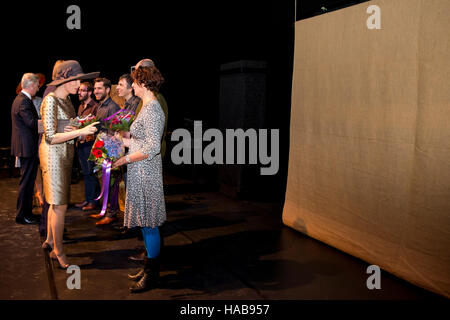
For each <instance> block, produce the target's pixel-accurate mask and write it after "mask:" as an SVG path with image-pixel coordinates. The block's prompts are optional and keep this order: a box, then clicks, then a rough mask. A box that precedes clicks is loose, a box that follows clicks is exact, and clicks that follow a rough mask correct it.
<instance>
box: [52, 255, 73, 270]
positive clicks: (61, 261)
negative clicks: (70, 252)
mask: <svg viewBox="0 0 450 320" xmlns="http://www.w3.org/2000/svg"><path fill="white" fill-rule="evenodd" d="M55 257H56V260H58V263H59V268H61V269H67V268H68V267H69V265H70V264H69V263H67V262H66V261H67V257H66V255H65V254H63V255H60V256H58V255H57V254H56V253H55Z"/></svg>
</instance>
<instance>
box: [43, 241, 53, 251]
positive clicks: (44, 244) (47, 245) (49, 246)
mask: <svg viewBox="0 0 450 320" xmlns="http://www.w3.org/2000/svg"><path fill="white" fill-rule="evenodd" d="M41 248H42V250H44V251H47V252H48V253H50V252H52V251H53V248H52V246H51V245H49V244H48V243H47V242H44V243H43V244H42V246H41Z"/></svg>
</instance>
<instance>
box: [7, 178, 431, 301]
mask: <svg viewBox="0 0 450 320" xmlns="http://www.w3.org/2000/svg"><path fill="white" fill-rule="evenodd" d="M18 183H19V179H18V178H4V179H1V180H0V190H1V193H0V199H1V203H2V207H1V215H0V224H1V228H0V238H1V241H0V246H1V250H0V299H55V298H56V299H83V300H84V299H87V300H92V299H120V300H125V299H169V300H171V299H189V300H197V299H202V300H210V299H224V300H228V299H237V300H240V299H243V300H244V299H256V300H259V299H269V300H271V299H277V300H278V299H287V300H298V299H369V300H372V299H373V300H379V299H434V298H436V297H438V296H436V295H434V294H432V293H430V292H428V291H425V290H423V289H421V288H418V287H416V286H414V285H411V284H409V283H408V282H406V281H404V280H402V279H399V278H397V277H395V276H393V275H390V274H388V273H387V272H384V271H382V279H381V287H382V288H381V290H369V289H367V287H366V280H367V278H368V276H369V275H368V274H366V268H367V266H368V264H367V263H365V262H363V261H361V260H359V259H356V258H354V257H352V256H349V255H347V254H345V253H343V252H341V251H338V250H336V249H334V248H332V247H329V246H327V245H325V244H322V243H321V242H318V241H316V240H314V239H311V238H309V237H307V236H305V235H303V234H301V233H299V232H297V231H295V230H292V229H290V228H288V227H286V226H283V225H282V223H281V211H282V208H281V207H280V205H276V204H270V203H256V202H247V201H236V200H233V199H230V198H227V197H226V196H224V195H222V194H220V193H215V192H200V191H199V192H196V193H190V192H187V190H192V188H190V187H191V185H190V183H189V182H188V181H183V180H181V179H176V178H174V177H172V176H166V177H165V184H166V203H167V216H168V221H167V222H166V224H165V225H164V227H163V229H162V232H163V234H164V236H165V244H166V247H165V250H164V252H163V262H162V272H161V287H160V288H158V289H155V290H152V291H149V292H145V293H141V294H134V295H133V294H130V293H129V291H128V287H129V286H130V285H131V282H130V281H129V280H128V279H127V274H128V273H129V272H131V271H134V270H137V269H138V267H139V266H140V264H139V263H136V262H132V261H129V260H127V257H128V256H130V255H131V254H135V253H137V252H138V251H139V249H140V248H141V247H142V246H143V244H142V242H141V241H140V240H139V239H138V238H137V237H129V238H124V237H122V236H121V235H120V233H119V232H118V231H116V230H115V229H113V228H112V226H105V227H102V228H99V227H95V220H92V219H90V218H88V216H87V215H86V213H83V212H82V211H81V210H77V209H75V208H73V207H71V208H70V209H69V211H68V214H67V216H66V228H67V231H68V233H67V238H68V241H67V243H66V244H65V250H66V253H67V255H68V257H69V259H70V262H71V264H76V265H78V266H79V267H80V269H81V289H73V290H69V289H68V288H67V286H66V280H67V278H68V277H69V276H70V274H67V273H66V272H65V271H64V270H61V269H59V268H57V263H50V264H46V259H45V257H44V253H43V251H42V250H41V249H40V244H41V241H42V239H41V238H40V236H39V233H38V227H37V226H36V225H34V226H23V225H18V224H16V223H15V222H14V218H15V205H16V196H17V189H18ZM82 192H83V184H82V182H80V183H78V184H74V185H72V198H71V200H72V202H73V203H76V202H80V201H81V200H82ZM39 212H40V209H39V208H36V212H35V213H36V214H39ZM121 218H122V216H121ZM118 224H119V223H117V224H116V225H118ZM46 266H47V267H46Z"/></svg>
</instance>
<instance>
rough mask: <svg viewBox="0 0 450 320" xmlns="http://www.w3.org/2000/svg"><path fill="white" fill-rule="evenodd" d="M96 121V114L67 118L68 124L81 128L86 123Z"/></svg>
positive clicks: (86, 124)
mask: <svg viewBox="0 0 450 320" xmlns="http://www.w3.org/2000/svg"><path fill="white" fill-rule="evenodd" d="M96 121H98V119H97V117H96V116H93V115H91V114H89V115H87V116H86V117H82V118H80V117H79V116H78V117H76V118H72V119H70V120H69V125H71V126H73V127H75V128H78V129H81V128H84V127H86V126H88V125H90V124H91V123H94V122H96Z"/></svg>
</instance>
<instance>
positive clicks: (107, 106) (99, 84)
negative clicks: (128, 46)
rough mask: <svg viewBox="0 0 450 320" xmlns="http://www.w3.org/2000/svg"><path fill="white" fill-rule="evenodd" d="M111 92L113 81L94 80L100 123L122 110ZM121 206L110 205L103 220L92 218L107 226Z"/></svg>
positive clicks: (115, 217) (93, 215)
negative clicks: (112, 97)
mask: <svg viewBox="0 0 450 320" xmlns="http://www.w3.org/2000/svg"><path fill="white" fill-rule="evenodd" d="M110 92H111V81H110V80H108V79H106V78H97V79H95V80H94V95H95V98H96V99H97V101H98V102H99V103H100V104H99V106H98V108H97V118H98V119H99V121H100V122H102V120H103V119H105V118H108V117H110V116H112V115H113V114H114V113H116V112H117V111H119V110H120V107H119V106H118V105H117V104H116V103H115V102H114V101H113V100H112V99H111V97H110V96H109V93H110ZM99 131H106V129H104V128H99ZM112 189H113V188H110V195H109V196H108V198H109V199H111V198H112V197H111V192H112ZM118 208H119V204H118V203H110V208H109V209H108V210H107V212H106V214H105V217H104V218H103V219H101V218H102V216H101V215H100V214H92V215H90V217H91V218H94V219H101V220H99V221H97V222H96V223H95V224H96V225H97V226H100V225H107V224H110V223H111V222H113V221H115V220H116V219H117V212H118Z"/></svg>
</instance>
